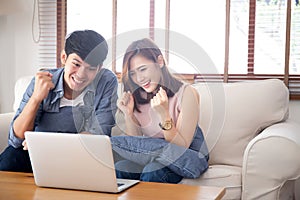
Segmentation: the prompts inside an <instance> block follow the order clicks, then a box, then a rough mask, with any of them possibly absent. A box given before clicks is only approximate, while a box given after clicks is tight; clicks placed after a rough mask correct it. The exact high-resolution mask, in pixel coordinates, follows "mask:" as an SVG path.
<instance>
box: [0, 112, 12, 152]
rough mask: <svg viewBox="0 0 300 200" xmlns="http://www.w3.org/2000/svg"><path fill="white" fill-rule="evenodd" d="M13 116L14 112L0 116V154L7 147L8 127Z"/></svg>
mask: <svg viewBox="0 0 300 200" xmlns="http://www.w3.org/2000/svg"><path fill="white" fill-rule="evenodd" d="M14 115H15V113H14V112H10V113H1V114H0V152H2V151H3V150H4V149H5V148H6V147H7V140H8V131H9V125H10V122H11V120H12V118H13V117H14Z"/></svg>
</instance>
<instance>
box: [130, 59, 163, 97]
mask: <svg viewBox="0 0 300 200" xmlns="http://www.w3.org/2000/svg"><path fill="white" fill-rule="evenodd" d="M129 76H130V77H131V79H132V81H133V82H134V83H135V84H137V85H138V86H140V87H142V88H143V89H144V90H145V91H146V92H148V93H152V92H154V91H155V90H156V89H157V86H158V84H159V82H160V79H161V69H160V66H159V64H158V63H154V62H153V61H152V60H149V59H147V58H145V57H143V56H141V55H135V56H133V57H132V58H131V60H130V67H129Z"/></svg>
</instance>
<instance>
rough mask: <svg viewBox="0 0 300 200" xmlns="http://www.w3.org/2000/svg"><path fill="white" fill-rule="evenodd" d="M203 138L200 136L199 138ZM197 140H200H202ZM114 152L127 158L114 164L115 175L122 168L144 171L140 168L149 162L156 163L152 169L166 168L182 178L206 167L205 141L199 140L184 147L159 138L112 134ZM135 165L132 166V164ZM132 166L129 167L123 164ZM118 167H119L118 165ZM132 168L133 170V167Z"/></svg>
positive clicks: (136, 171)
mask: <svg viewBox="0 0 300 200" xmlns="http://www.w3.org/2000/svg"><path fill="white" fill-rule="evenodd" d="M202 139H203V138H202ZM202 139H201V140H202ZM111 143H112V148H113V150H114V153H116V154H118V156H121V157H122V158H123V159H125V160H128V161H131V162H128V163H125V164H124V163H118V162H117V163H116V168H117V174H119V175H121V174H123V173H121V172H118V171H121V170H123V169H124V171H125V172H130V173H133V174H135V173H137V174H139V173H141V172H142V173H144V169H142V170H141V169H140V168H139V166H143V167H144V168H145V167H146V166H147V165H148V164H150V163H156V164H154V165H157V167H156V170H152V172H154V171H157V170H170V171H171V172H174V173H175V174H177V175H179V176H181V177H184V178H198V177H199V176H200V175H201V174H202V173H203V172H204V171H206V169H207V168H208V150H207V147H206V143H205V142H204V140H202V142H201V144H202V145H199V144H200V140H199V141H198V142H196V143H197V145H196V146H198V147H197V148H198V151H197V149H196V148H195V147H196V146H193V144H192V145H191V146H193V148H191V147H190V148H189V149H187V148H184V147H181V146H178V145H175V144H172V143H169V142H167V141H165V140H164V139H161V138H151V137H136V136H113V137H111ZM134 164H136V165H134ZM127 165H128V166H129V165H130V166H132V168H128V167H124V166H127ZM121 166H122V167H121ZM133 169H135V170H133Z"/></svg>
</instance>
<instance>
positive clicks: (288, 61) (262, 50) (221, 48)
mask: <svg viewBox="0 0 300 200" xmlns="http://www.w3.org/2000/svg"><path fill="white" fill-rule="evenodd" d="M41 1H47V0H40V2H41ZM48 1H50V0H48ZM65 1H67V3H66V6H67V8H68V9H67V11H68V12H67V16H68V17H67V33H69V32H71V31H72V30H74V29H82V28H91V29H95V30H96V31H99V32H100V33H102V34H103V35H104V36H105V37H106V38H107V39H108V41H109V44H110V51H111V52H110V57H109V60H108V62H107V66H111V68H112V70H113V71H115V72H117V73H118V72H120V71H121V60H122V59H121V58H122V53H124V51H125V48H126V47H127V45H128V44H129V43H130V42H131V41H133V40H136V39H138V38H141V37H151V38H153V39H154V40H155V41H156V42H157V43H158V44H159V46H160V47H161V48H162V50H163V52H165V57H166V58H167V61H168V63H169V67H170V70H171V71H172V72H174V73H177V74H183V76H182V77H189V78H191V79H192V81H195V82H196V81H201V80H203V78H204V79H205V80H206V81H224V82H234V81H240V80H256V79H265V78H279V79H281V80H283V81H284V82H285V83H286V85H287V86H288V87H289V89H290V94H291V97H292V98H298V99H300V49H299V48H300V42H299V41H300V38H299V37H300V31H299V30H300V13H299V12H300V10H299V9H300V6H297V5H296V1H294V0H226V1H224V0H215V1H199V0H185V1H170V0H165V1H163V0H160V1H158V0H156V1H155V0H126V1H121V0H111V1H109V0H107V1H97V0H86V1H84V3H83V2H81V1H75V0H57V2H58V3H57V5H58V4H59V3H61V2H65ZM138 30H139V31H138ZM133 32H134V33H137V34H132V33H133ZM198 50H199V51H198ZM200 51H201V56H199V54H198V53H199V52H200Z"/></svg>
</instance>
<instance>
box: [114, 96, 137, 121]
mask: <svg viewBox="0 0 300 200" xmlns="http://www.w3.org/2000/svg"><path fill="white" fill-rule="evenodd" d="M117 106H118V108H119V109H120V110H121V111H122V112H123V113H124V114H125V115H127V116H132V114H133V108H134V100H133V96H132V94H131V93H130V92H129V91H128V92H124V93H123V94H122V97H121V98H120V99H119V100H118V102H117Z"/></svg>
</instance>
